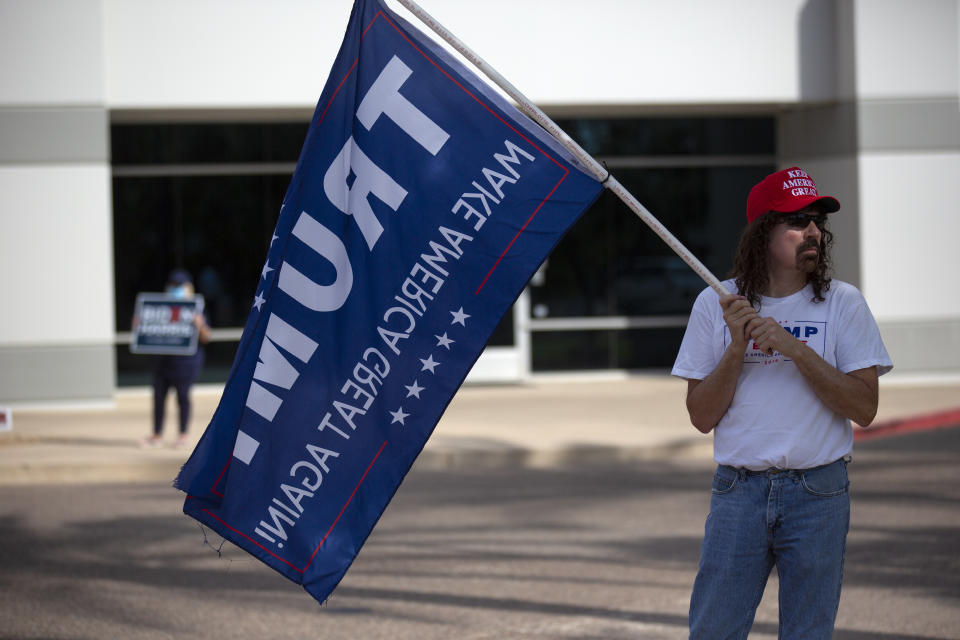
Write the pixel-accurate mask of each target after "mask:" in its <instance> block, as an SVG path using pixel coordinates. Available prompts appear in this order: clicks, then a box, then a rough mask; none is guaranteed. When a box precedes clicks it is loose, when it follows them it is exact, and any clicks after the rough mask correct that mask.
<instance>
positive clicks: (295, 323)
mask: <svg viewBox="0 0 960 640" xmlns="http://www.w3.org/2000/svg"><path fill="white" fill-rule="evenodd" d="M601 190H602V186H601V184H600V182H599V181H598V180H597V179H596V178H594V177H593V175H590V174H588V173H586V172H585V171H584V169H583V166H582V165H581V163H580V162H579V161H578V160H576V159H575V158H574V157H573V156H572V155H571V154H570V153H569V152H568V151H566V149H564V148H563V146H561V145H560V144H558V143H557V141H556V140H555V139H554V138H552V137H551V136H550V135H548V134H547V133H546V132H545V131H544V130H543V129H541V128H540V127H538V126H537V125H536V124H534V123H533V122H531V121H530V120H528V119H527V118H526V117H525V116H523V115H522V114H520V113H519V112H518V111H517V110H516V109H515V108H514V107H513V106H512V105H510V104H509V103H508V102H507V101H505V100H504V99H503V98H501V97H500V96H499V95H498V94H496V93H495V92H494V91H492V90H490V88H489V87H487V86H486V85H485V84H484V83H483V82H481V81H480V80H479V79H478V78H477V77H476V76H475V75H474V74H473V73H472V72H470V71H468V70H467V69H466V68H465V67H463V66H462V65H461V64H460V63H458V62H457V61H456V60H455V59H454V58H453V57H452V56H450V55H449V54H448V53H447V52H446V51H444V50H443V49H442V48H440V47H439V46H437V45H436V44H435V43H434V42H433V41H431V40H430V39H429V38H426V37H425V36H423V34H421V33H420V32H418V31H417V30H415V29H414V28H413V27H412V26H410V25H409V24H407V23H406V22H404V21H403V20H402V19H401V18H400V17H398V16H397V15H395V14H394V13H393V12H391V11H390V10H389V9H388V8H387V7H386V6H385V5H384V4H383V3H382V2H380V1H378V0H357V2H356V4H355V5H354V9H353V13H352V15H351V17H350V23H349V27H348V29H347V33H346V35H345V38H344V42H343V45H342V47H341V49H340V53H339V54H338V57H337V60H336V62H335V64H334V67H333V70H332V72H331V75H330V77H329V80H328V82H327V85H326V87H325V88H324V90H323V93H322V95H321V98H320V101H319V103H318V105H317V109H316V112H315V114H314V117H313V119H312V121H311V125H310V130H309V133H308V134H307V138H306V141H305V143H304V146H303V150H302V152H301V156H300V159H299V161H298V163H297V168H296V171H295V173H294V175H293V178H292V180H291V183H290V186H289V188H288V190H287V193H286V196H285V197H284V202H283V204H282V207H281V209H280V215H279V218H278V221H277V226H276V230H275V231H274V235H273V239H272V241H271V245H270V249H269V252H268V254H267V259H266V264H265V265H264V267H263V270H262V276H261V278H260V280H259V282H258V283H257V289H256V295H255V298H254V306H253V309H252V310H251V314H250V317H249V319H248V321H247V324H246V327H245V329H244V333H243V337H242V339H241V342H240V346H239V349H238V353H237V356H236V359H235V362H234V366H233V369H232V370H231V373H230V376H229V378H228V380H227V384H226V387H225V389H224V392H223V397H222V399H221V402H220V405H219V407H218V408H217V411H216V413H215V414H214V416H213V419H212V421H211V423H210V425H209V426H208V428H207V430H206V432H205V433H204V435H203V437H202V439H201V440H200V442H199V443H198V445H197V448H196V450H195V451H194V452H193V454H192V456H191V457H190V459H189V460H188V461H187V463H186V464H185V465H184V467H183V469H182V471H181V473H180V475H179V477H178V478H177V480H176V486H177V487H178V488H180V489H182V490H183V491H185V492H187V494H188V497H187V499H186V502H185V504H184V511H185V512H186V513H187V514H188V515H190V516H192V517H194V518H196V519H197V520H199V521H200V522H202V523H204V524H206V525H207V526H209V527H211V528H213V529H214V530H216V531H217V532H219V533H220V534H221V535H223V536H224V537H225V538H227V539H229V540H231V541H232V542H233V543H235V544H237V545H238V546H240V547H241V548H243V549H245V550H246V551H248V552H249V553H251V554H253V555H254V556H256V557H258V558H260V559H261V560H262V561H263V562H265V563H266V564H268V565H270V566H271V567H273V568H274V569H276V570H277V571H279V572H280V573H282V574H284V575H285V576H287V577H288V578H290V579H291V580H294V581H295V582H298V583H300V584H302V585H303V586H304V588H305V589H306V590H307V591H308V592H309V593H310V594H311V595H313V596H314V597H315V598H316V599H317V600H319V601H321V602H322V601H324V600H325V599H326V598H327V596H328V595H329V594H330V592H331V591H332V590H333V588H334V587H335V586H336V585H337V583H338V582H339V581H340V580H341V578H342V577H343V575H344V573H345V572H346V570H347V568H348V567H349V566H350V563H351V562H352V561H353V559H354V557H355V556H356V554H357V553H358V552H359V549H360V547H361V546H362V544H363V542H364V540H365V539H366V537H367V536H368V535H369V533H370V531H371V529H372V528H373V526H374V524H375V523H376V521H377V519H378V518H379V517H380V515H381V513H382V512H383V510H384V509H385V508H386V505H387V504H388V502H389V501H390V499H391V497H392V496H393V494H394V492H395V491H396V490H397V488H398V486H399V484H400V482H401V481H402V480H403V477H404V475H405V474H406V473H407V471H408V470H409V468H410V466H411V465H412V463H413V461H414V459H415V458H416V457H417V455H418V454H419V453H420V451H421V449H422V448H423V446H424V444H425V442H426V440H427V438H428V437H429V436H430V434H431V432H432V431H433V428H434V426H435V425H436V423H437V421H438V420H439V418H440V416H441V414H442V413H443V411H444V409H445V408H446V406H447V404H448V403H449V402H450V400H451V399H452V397H453V394H454V393H455V392H456V390H457V388H458V387H459V386H460V384H461V383H462V381H463V379H464V378H465V377H466V375H467V372H468V371H469V370H470V367H471V366H472V365H473V363H474V361H475V360H476V359H477V357H478V356H479V355H480V353H481V351H482V349H483V347H484V345H485V344H486V342H487V340H488V338H489V336H490V335H491V333H492V332H493V330H494V328H495V327H496V325H497V323H498V322H499V320H500V318H501V316H502V315H503V314H504V312H506V311H507V310H508V309H509V308H510V306H511V304H512V303H513V302H514V300H515V299H516V297H517V296H518V295H519V293H520V292H521V291H522V289H523V287H524V286H525V284H526V282H527V280H528V279H529V278H530V276H531V275H532V274H533V273H534V271H535V270H536V269H537V267H538V266H539V265H540V263H541V262H542V261H543V260H544V258H545V257H546V256H547V255H548V253H549V252H550V250H551V249H552V248H553V247H554V245H555V244H556V243H557V242H558V241H559V239H560V237H561V236H562V234H563V233H564V232H565V231H566V230H567V229H568V228H569V227H570V225H572V224H573V223H574V222H575V221H576V220H577V218H578V217H579V216H580V214H581V213H582V212H583V211H584V210H585V209H586V208H587V207H588V206H589V205H590V204H591V203H592V202H593V201H594V200H595V199H596V197H597V196H598V195H599V193H600V191H601Z"/></svg>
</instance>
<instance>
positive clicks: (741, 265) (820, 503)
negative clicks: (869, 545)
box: [673, 167, 892, 640]
mask: <svg viewBox="0 0 960 640" xmlns="http://www.w3.org/2000/svg"><path fill="white" fill-rule="evenodd" d="M839 208H840V203H839V202H837V200H836V199H835V198H832V197H830V196H820V195H819V193H818V191H817V187H816V184H815V183H814V182H813V179H812V178H811V177H810V176H809V175H808V174H807V173H806V172H805V171H803V170H802V169H800V168H799V167H792V168H790V169H786V170H784V171H778V172H776V173H773V174H771V175H769V176H767V177H766V178H765V179H764V180H762V181H761V182H760V183H758V184H757V185H756V186H754V187H753V189H752V190H751V191H750V194H749V197H748V199H747V222H748V225H747V227H746V229H745V230H744V232H743V235H742V236H741V238H740V245H739V248H738V250H737V254H736V257H735V260H734V268H733V273H732V275H733V279H732V280H729V281H728V282H726V283H725V284H726V285H727V287H728V288H730V289H732V290H734V291H736V292H737V293H736V294H728V295H722V296H721V295H718V293H717V292H716V291H714V290H711V289H707V290H705V291H704V292H703V293H701V294H700V296H699V297H698V298H697V300H696V302H695V303H694V307H693V311H692V313H691V315H690V321H689V323H688V325H687V330H686V333H685V335H684V338H683V342H682V344H681V347H680V352H679V354H678V355H677V360H676V363H675V365H674V368H673V375H676V376H679V377H682V378H685V379H687V381H688V387H687V410H688V412H689V414H690V420H691V422H693V425H694V426H695V427H696V428H697V429H699V430H700V431H702V432H704V433H710V432H713V434H714V458H715V459H716V461H717V462H718V463H719V466H718V468H717V471H716V475H715V476H714V479H713V491H712V493H713V495H712V498H711V502H710V515H709V516H708V518H707V522H706V528H705V534H704V540H703V547H702V551H701V558H700V569H699V572H698V574H697V579H696V582H695V584H694V588H693V595H692V597H691V602H690V637H691V638H745V637H746V636H747V633H748V632H749V631H750V627H751V626H752V624H753V618H754V614H755V613H756V608H757V605H758V604H759V603H760V598H761V597H762V595H763V591H764V587H765V585H766V581H767V577H768V576H769V574H770V570H771V569H772V568H773V566H774V565H776V566H777V573H778V576H779V579H780V637H781V638H797V639H801V638H802V639H805V640H811V639H814V638H830V637H831V636H832V634H833V625H834V620H835V618H836V615H837V607H838V605H839V601H840V585H841V581H842V577H843V558H844V548H845V542H846V536H847V530H848V527H849V518H850V496H849V489H848V487H849V482H848V480H847V462H848V461H849V456H850V453H851V448H852V445H853V429H852V426H851V423H850V421H851V420H854V421H856V422H857V423H858V424H860V425H862V426H867V425H869V424H870V422H871V421H872V420H873V418H874V416H875V415H876V411H877V402H878V392H877V378H878V376H879V375H882V374H884V373H886V372H887V371H889V370H890V369H891V368H892V363H891V361H890V357H889V355H888V354H887V351H886V349H885V347H884V345H883V341H882V340H881V338H880V333H879V331H878V329H877V324H876V322H875V321H874V319H873V316H872V315H871V313H870V309H869V308H868V307H867V304H866V302H865V301H864V299H863V296H862V295H861V294H860V292H859V291H858V290H857V289H856V288H855V287H853V286H852V285H849V284H847V283H845V282H840V281H838V280H831V279H830V277H829V275H828V269H829V267H830V256H829V250H830V245H831V242H832V238H833V235H832V234H831V232H830V231H829V230H828V229H827V215H828V214H829V213H833V212H836V211H837V210H838V209H839Z"/></svg>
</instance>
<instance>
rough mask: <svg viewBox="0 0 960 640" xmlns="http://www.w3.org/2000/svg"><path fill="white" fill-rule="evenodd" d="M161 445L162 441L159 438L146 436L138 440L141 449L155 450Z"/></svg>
mask: <svg viewBox="0 0 960 640" xmlns="http://www.w3.org/2000/svg"><path fill="white" fill-rule="evenodd" d="M162 444H163V440H162V439H161V438H160V436H147V437H146V438H143V439H141V440H140V448H141V449H156V448H157V447H159V446H161V445H162Z"/></svg>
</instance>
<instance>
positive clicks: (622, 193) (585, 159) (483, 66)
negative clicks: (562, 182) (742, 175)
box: [396, 0, 729, 295]
mask: <svg viewBox="0 0 960 640" xmlns="http://www.w3.org/2000/svg"><path fill="white" fill-rule="evenodd" d="M396 1H397V2H398V3H400V4H401V5H403V6H404V7H405V8H406V9H407V10H408V11H410V13H412V14H413V15H415V16H416V17H417V18H418V19H419V20H420V21H421V22H423V23H424V24H425V25H427V26H428V27H430V29H431V30H432V31H433V32H434V33H436V34H437V35H438V36H440V37H441V38H442V39H443V40H444V41H445V42H447V43H448V44H449V45H450V46H452V47H453V48H454V49H456V50H457V51H458V52H460V53H461V54H462V55H463V56H464V57H465V58H466V59H467V60H469V61H470V62H471V63H472V64H473V65H474V66H475V67H477V69H479V70H480V71H482V72H483V74H484V75H486V76H487V77H488V78H490V80H491V81H493V82H494V83H495V84H496V85H497V86H498V87H500V88H501V89H503V90H504V91H505V92H506V93H507V95H509V96H510V97H511V98H513V100H514V101H515V102H516V103H517V106H518V107H519V108H520V110H521V111H523V112H524V113H526V114H527V115H528V116H529V117H530V118H532V119H533V120H534V121H535V122H536V123H537V124H539V125H540V126H541V127H543V128H544V129H545V130H546V131H547V132H548V133H550V135H552V136H553V137H554V138H556V139H557V141H558V142H560V144H562V145H563V146H564V147H566V148H567V149H568V150H569V151H570V152H571V153H572V154H573V155H574V156H576V158H577V159H578V160H579V161H580V162H581V163H583V164H584V166H586V167H587V169H588V170H589V171H590V173H592V174H593V175H594V177H595V178H596V179H597V180H601V181H603V183H604V186H606V188H607V189H609V190H610V191H612V192H613V193H614V194H616V195H617V197H619V198H620V199H621V200H622V201H623V202H624V203H625V204H626V205H627V206H628V207H629V208H630V210H631V211H633V212H634V213H635V214H637V215H638V216H639V217H640V219H641V220H643V222H644V223H645V224H646V225H647V226H648V227H650V228H651V229H652V230H653V232H654V233H656V234H657V235H658V236H660V239H661V240H663V241H664V242H665V243H667V246H668V247H670V248H671V249H673V251H674V253H676V254H677V255H678V256H680V258H682V259H683V261H684V262H686V263H687V264H688V265H689V266H690V268H691V269H693V270H694V271H695V272H696V273H697V275H699V276H700V277H701V278H703V280H704V282H706V283H707V284H708V285H710V287H711V288H713V290H714V291H716V292H717V293H718V294H720V295H726V294H728V293H729V291H727V289H726V287H724V286H723V284H722V283H721V282H720V280H718V279H717V277H716V276H714V275H713V273H711V272H710V270H709V269H707V267H706V266H705V265H704V264H703V263H702V262H700V260H699V259H698V258H697V257H696V256H695V255H693V254H692V253H691V252H690V250H689V249H687V248H686V247H685V246H684V245H683V243H681V242H680V241H679V240H678V239H677V238H676V236H674V235H673V234H672V233H670V231H669V230H668V229H667V228H666V227H665V226H663V224H662V223H661V222H660V221H659V220H657V218H656V217H655V216H654V215H653V214H652V213H650V211H648V210H647V208H646V207H644V206H643V205H642V204H641V203H640V201H639V200H637V199H636V198H635V197H634V196H633V194H631V193H630V192H629V191H627V189H626V187H624V186H623V185H622V184H620V181H619V180H617V179H616V178H615V177H613V176H612V175H611V174H610V172H609V171H607V169H606V168H605V167H604V166H603V165H602V164H600V163H599V162H598V161H597V160H596V159H595V158H594V157H593V156H591V155H590V154H589V153H587V152H586V151H585V150H584V149H583V147H581V146H580V145H579V144H577V143H576V141H574V140H573V138H571V137H570V136H569V135H567V133H566V132H565V131H564V130H563V129H561V128H560V127H559V126H557V123H555V122H554V121H553V120H551V119H550V117H549V116H547V114H545V113H544V112H543V111H542V110H541V109H540V108H539V107H538V106H537V105H535V104H533V103H532V102H530V100H528V99H527V97H526V96H524V95H523V94H522V93H520V91H519V90H518V89H517V88H516V87H515V86H513V85H512V84H511V83H510V82H509V81H508V80H507V79H506V78H504V77H503V76H502V75H500V73H499V72H498V71H497V70H496V69H494V68H493V67H491V66H490V65H489V64H487V62H486V61H485V60H484V59H483V58H481V57H480V56H478V55H477V54H476V53H475V52H474V51H473V50H472V49H470V47H468V46H467V45H466V44H464V43H463V42H462V41H461V40H460V39H459V38H457V37H456V36H455V35H453V34H452V33H451V32H450V31H449V30H448V29H447V28H446V27H444V26H443V25H442V24H440V23H439V22H437V20H436V19H434V18H433V16H431V15H430V14H429V13H427V12H426V11H424V10H423V8H422V7H420V5H418V4H417V3H416V2H413V0H396Z"/></svg>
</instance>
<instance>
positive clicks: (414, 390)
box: [404, 380, 426, 400]
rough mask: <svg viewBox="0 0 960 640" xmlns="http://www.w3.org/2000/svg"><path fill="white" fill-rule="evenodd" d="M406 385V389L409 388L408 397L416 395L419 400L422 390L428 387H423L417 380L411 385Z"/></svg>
mask: <svg viewBox="0 0 960 640" xmlns="http://www.w3.org/2000/svg"><path fill="white" fill-rule="evenodd" d="M404 387H405V388H406V390H407V397H408V398H409V397H410V396H413V397H415V398H416V399H417V400H419V399H420V392H421V391H423V390H424V389H426V387H421V386H420V384H419V383H418V382H417V381H416V380H414V381H413V384H411V385H404Z"/></svg>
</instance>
